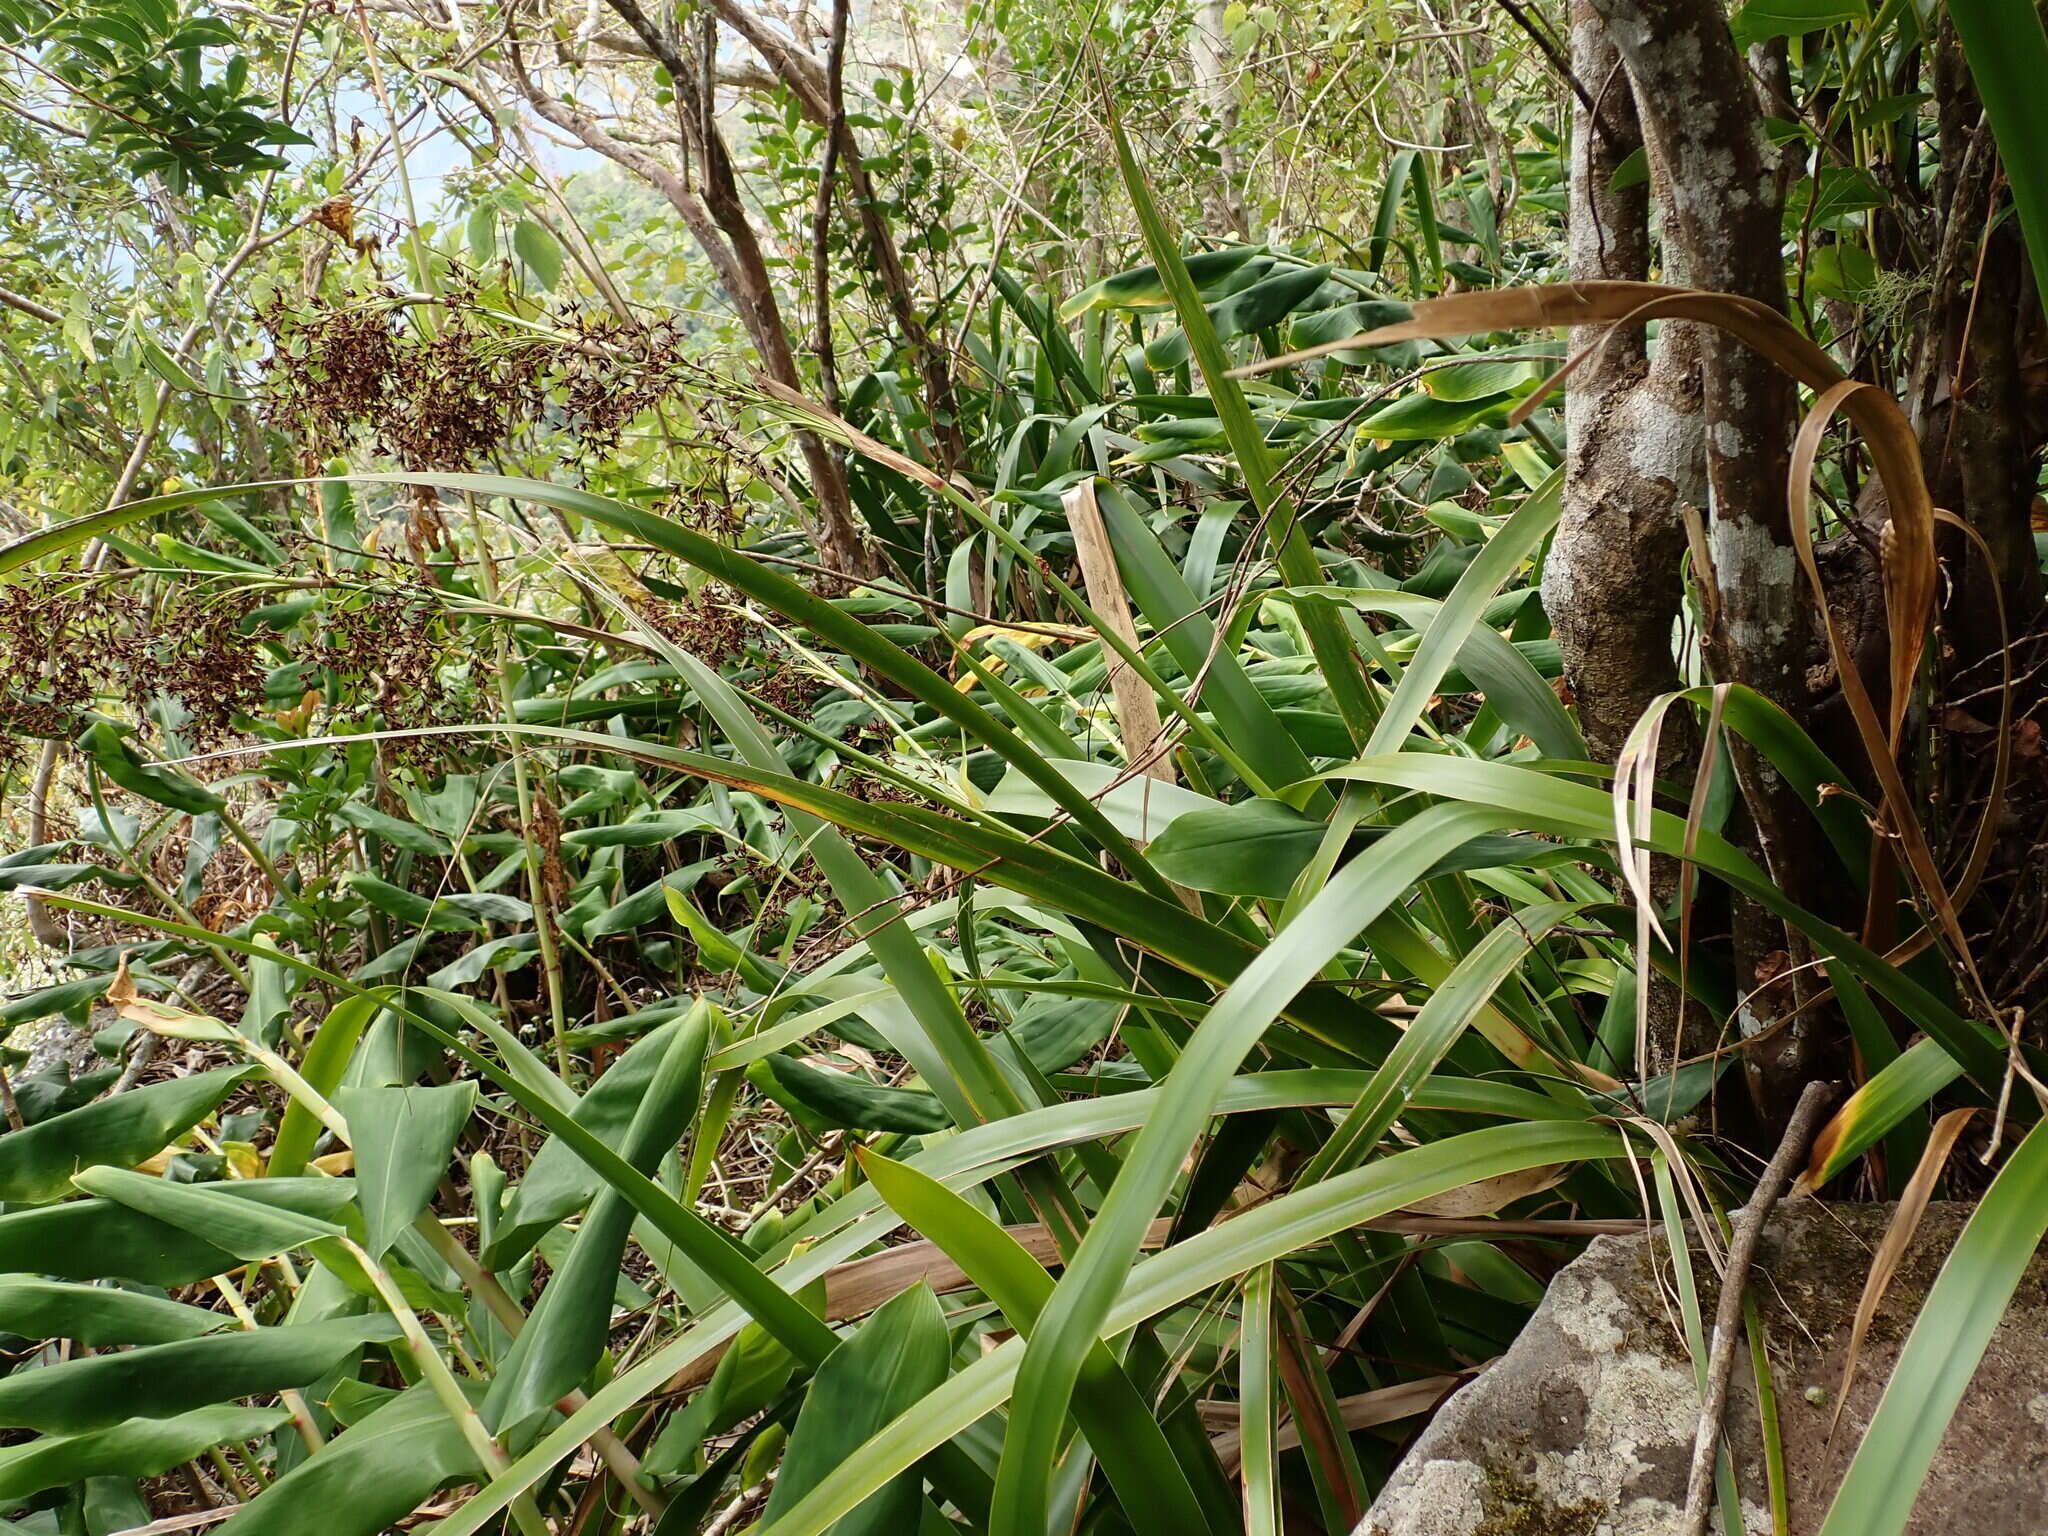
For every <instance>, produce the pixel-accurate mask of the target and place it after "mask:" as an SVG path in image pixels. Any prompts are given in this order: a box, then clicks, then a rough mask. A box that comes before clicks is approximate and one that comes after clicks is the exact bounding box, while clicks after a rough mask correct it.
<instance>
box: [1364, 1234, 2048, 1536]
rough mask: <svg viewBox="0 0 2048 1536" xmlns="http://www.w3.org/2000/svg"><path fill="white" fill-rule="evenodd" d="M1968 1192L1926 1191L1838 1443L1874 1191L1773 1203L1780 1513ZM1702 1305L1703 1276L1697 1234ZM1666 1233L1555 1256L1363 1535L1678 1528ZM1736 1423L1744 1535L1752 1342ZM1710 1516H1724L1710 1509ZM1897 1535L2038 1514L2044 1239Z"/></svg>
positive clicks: (1888, 1340)
mask: <svg viewBox="0 0 2048 1536" xmlns="http://www.w3.org/2000/svg"><path fill="white" fill-rule="evenodd" d="M1969 1211H1970V1208H1969V1207H1967V1206H1961V1205H1935V1206H1932V1207H1930V1208H1929V1209H1928V1212H1927V1214H1926V1217H1925V1218H1924V1219H1923V1221H1922V1222H1921V1226H1920V1231H1919V1235H1918V1236H1917V1237H1916V1239H1915V1241H1914V1243H1913V1246H1912V1248H1911V1249H1910V1250H1909V1251H1908V1253H1907V1255H1906V1258H1905V1260H1904V1262H1903V1263H1902V1264H1901V1265H1900V1267H1899V1270H1898V1273H1897V1275H1896V1276H1895V1277H1894V1279H1893V1281H1892V1284H1891V1288H1890V1290H1889V1291H1888V1292H1887V1294H1886V1296H1885V1300H1884V1303H1883V1305H1882V1306H1880V1307H1879V1309H1878V1312H1877V1315H1876V1317H1875V1319H1874V1320H1873V1322H1872V1325H1871V1328H1870V1331H1869V1334H1868V1335H1867V1337H1866V1339H1865V1342H1864V1346H1863V1353H1862V1356H1861V1360H1860V1362H1859V1364H1858V1367H1857V1376H1856V1381H1855V1383H1854V1384H1853V1385H1852V1386H1851V1388H1850V1390H1849V1393H1848V1399H1847V1402H1846V1404H1845V1405H1844V1407H1843V1410H1842V1419H1841V1425H1840V1427H1839V1428H1838V1429H1837V1430H1836V1431H1835V1434H1834V1438H1833V1441H1832V1443H1830V1441H1829V1438H1828V1424H1829V1420H1830V1417H1831V1416H1832V1414H1833V1412H1834V1405H1835V1393H1836V1387H1837V1383H1838V1382H1839V1381H1840V1380H1841V1375H1842V1367H1843V1364H1844V1362H1845V1360H1846V1358H1847V1351H1848V1343H1849V1335H1850V1330H1851V1327H1852V1324H1853V1321H1854V1317H1855V1311H1856V1302H1857V1299H1858V1297H1859V1296H1860V1295H1861V1293H1862V1289H1863V1281H1864V1277H1865V1275H1866V1274H1867V1273H1868V1271H1869V1268H1870V1260H1871V1256H1872V1254H1873V1253H1874V1252H1875V1250H1876V1248H1877V1245H1878V1244H1879V1242H1880V1241H1881V1240H1882V1239H1883V1236H1884V1232H1885V1228H1886V1226H1887V1224H1888V1223H1889V1222H1890V1219H1891V1214H1892V1207H1890V1206H1888V1205H1828V1204H1824V1203H1822V1202H1819V1201H1812V1200H1807V1201H1799V1202H1795V1203H1793V1204H1789V1205H1784V1206H1781V1207H1779V1209H1778V1211H1777V1212H1776V1213H1775V1214H1774V1215H1773V1217H1772V1220H1771V1223H1770V1226H1769V1227H1768V1229H1767V1230H1766V1232H1765V1234H1764V1239H1763V1242H1762V1243H1761V1244H1760V1245H1759V1249H1758V1255H1757V1267H1756V1269H1755V1271H1754V1272H1753V1273H1752V1276H1751V1284H1750V1291H1751V1294H1752V1295H1753V1296H1754V1297H1755V1298H1756V1301H1757V1305H1758V1310H1759V1313H1760V1315H1761V1316H1762V1319H1763V1323H1764V1330H1765V1334H1766V1336H1767V1338H1768V1340H1769V1349H1770V1361H1771V1371H1772V1375H1773V1378H1774V1384H1775V1386H1776V1389H1777V1395H1778V1414H1779V1419H1780V1422H1781V1425H1782V1428H1783V1438H1784V1445H1785V1457H1786V1486H1787V1492H1788V1498H1789V1504H1790V1517H1791V1519H1790V1528H1791V1529H1792V1530H1793V1531H1795V1532H1801V1533H1810V1532H1813V1531H1816V1530H1818V1529H1819V1528H1820V1524H1821V1521H1822V1519H1823V1518H1824V1517H1825V1515H1826V1513H1827V1507H1828V1502H1829V1500H1830V1499H1831V1498H1832V1497H1833V1495H1834V1490H1835V1488H1836V1487H1837V1486H1838V1484H1839V1483H1840V1481H1841V1478H1842V1474H1843V1473H1844V1472H1845V1471H1846V1470H1847V1468H1848V1465H1849V1461H1850V1458H1851V1457H1852V1456H1853V1455H1854V1454H1855V1450H1856V1445H1857V1442H1858V1441H1859V1440H1860V1439H1861V1438H1862V1434H1863V1430H1864V1428H1865V1426H1867V1425H1868V1424H1869V1422H1870V1417H1871V1414H1872V1413H1873V1412H1874V1411H1875V1409H1876V1406H1877V1401H1878V1398H1879V1396H1880V1395H1881V1394H1882V1392H1883V1390H1884V1385H1885V1383H1886V1381H1888V1380H1889V1379H1890V1376H1891V1371H1892V1367H1893V1366H1894V1365H1895V1364H1896V1363H1897V1361H1898V1356H1899V1350H1900V1348H1901V1347H1902V1346H1903V1345H1904V1343H1905V1339H1906V1335H1907V1333H1908V1332H1909V1331H1910V1329H1911V1328H1912V1324H1913V1319H1914V1317H1915V1315H1916V1314H1917V1312H1918V1309H1919V1306H1920V1303H1921V1302H1922V1301H1923V1300H1924V1299H1925V1297H1926V1294H1927V1290H1928V1287H1929V1286H1930V1285H1932V1284H1933V1282H1934V1277H1935V1275H1936V1273H1937V1272H1938V1271H1939V1270H1940V1268H1941V1263H1942V1260H1943V1259H1944V1258H1945V1257H1946V1256H1947V1254H1948V1251H1949V1249H1950V1248H1951V1247H1952V1246H1953V1244H1954V1242H1955V1239H1956V1236H1957V1234H1958V1233H1959V1232H1960V1231H1961V1230H1962V1226H1963V1223H1964V1221H1965V1220H1967V1219H1968V1216H1969ZM1693 1270H1694V1273H1695V1274H1696V1275H1697V1276H1698V1277H1699V1284H1700V1290H1701V1306H1702V1308H1703V1310H1704V1311H1705V1314H1706V1316H1707V1317H1708V1319H1709V1322H1710V1324H1711V1318H1712V1315H1713V1309H1714V1305H1715V1299H1716V1291H1715V1281H1714V1273H1713V1270H1712V1268H1711V1266H1709V1265H1708V1263H1707V1262H1706V1259H1705V1257H1704V1255H1703V1254H1701V1253H1700V1252H1698V1251H1697V1250H1695V1252H1694V1255H1693ZM1676 1297H1677V1293H1676V1291H1675V1290H1674V1289H1673V1288H1672V1285H1671V1266H1670V1259H1669V1255H1668V1253H1667V1252H1666V1250H1665V1246H1664V1244H1663V1242H1662V1240H1661V1238H1660V1239H1659V1240H1658V1241H1657V1242H1656V1243H1655V1244H1654V1245H1652V1244H1651V1243H1650V1242H1648V1241H1646V1240H1645V1239H1643V1238H1640V1237H1627V1238H1601V1239H1599V1240H1597V1241H1595V1242H1594V1243H1593V1244H1592V1246H1591V1247H1590V1248H1588V1249H1587V1251H1586V1253H1585V1254H1584V1256H1582V1257H1581V1258H1579V1259H1578V1260H1577V1261H1575V1262H1574V1263H1572V1264H1570V1265H1568V1266H1567V1267H1566V1268H1565V1269H1563V1270H1562V1271H1560V1272H1559V1274H1558V1275H1557V1278H1556V1279H1555V1280H1554V1281H1553V1282H1552V1284H1551V1287H1550V1291H1549V1294H1548V1295H1547V1296H1546V1297H1545V1298H1544V1301H1543V1304H1542V1305H1541V1306H1540V1307H1539V1308H1538V1309H1537V1311H1536V1314H1535V1316H1534V1317H1533V1318H1532V1319H1531V1320H1530V1323H1529V1325H1528V1327H1527V1328H1526V1329H1524V1330H1523V1333H1522V1336H1521V1337H1520V1338H1519V1339H1518V1340H1516V1342H1515V1344H1514V1347H1513V1348H1512V1349H1510V1350H1509V1351H1508V1353H1507V1354H1506V1355H1504V1356H1503V1357H1502V1358H1501V1359H1500V1360H1498V1361H1496V1362H1495V1363H1494V1365H1493V1366H1492V1367H1491V1368H1489V1369H1488V1370H1487V1371H1485V1372H1484V1373H1483V1374H1481V1375H1480V1376H1478V1377H1477V1378H1476V1379H1475V1380H1473V1381H1472V1382H1471V1383H1470V1384H1468V1385H1467V1386H1465V1387H1463V1388H1461V1389H1460V1390H1459V1391H1458V1392H1457V1393H1456V1394H1455V1395H1454V1396H1452V1397H1451V1398H1450V1399H1449V1400H1448V1401H1446V1402H1445V1404H1444V1405H1443V1407H1442V1408H1440V1409H1439V1410H1438V1411H1437V1414H1436V1417H1435V1418H1434V1419H1433V1420H1432V1421H1431V1422H1430V1424H1429V1427H1428V1428H1427V1429H1425V1430H1424V1431H1423V1432H1422V1434H1421V1435H1420V1436H1419V1437H1418V1438H1417V1440H1416V1442H1415V1445H1414V1447H1413V1448H1412V1449H1411V1450H1410V1451H1409V1453H1408V1455H1407V1457H1406V1458H1405V1459H1404V1460H1403V1461H1402V1463H1401V1465H1400V1466H1399V1467H1398V1468H1397V1469H1396V1470H1395V1472H1394V1475H1393V1477H1392V1478H1391V1479H1390V1480H1389V1481H1388V1483H1387V1486H1386V1488H1385V1489H1384V1490H1382V1492H1381V1494H1380V1496H1379V1498H1378V1499H1377V1500H1376V1501H1375V1502H1374V1504H1373V1507H1372V1509H1371V1510H1370V1511H1368V1512H1367V1514H1366V1517H1365V1521H1364V1523H1363V1524H1362V1525H1361V1526H1360V1527H1359V1536H1670V1533H1673V1532H1675V1531H1676V1530H1677V1528H1678V1525H1679V1518H1678V1517H1679V1512H1680V1509H1681V1508H1682V1506H1683V1505H1684V1503H1685V1482H1686V1473H1687V1470H1688V1468H1689V1466H1690V1464H1691V1458H1692V1437H1693V1432H1694V1428H1695V1426H1696V1425H1697V1423H1698V1417H1699V1391H1698V1387H1697V1385H1696V1384H1695V1379H1694V1374H1693V1365H1692V1359H1691V1356H1690V1355H1689V1354H1688V1352H1687V1350H1686V1346H1685V1338H1684V1333H1683V1324H1682V1322H1681V1320H1680V1316H1679V1312H1678V1306H1677V1300H1676ZM1727 1434H1728V1440H1727V1443H1728V1445H1729V1447H1730V1450H1731V1453H1732V1455H1733V1457H1734V1462H1735V1467H1736V1481H1737V1485H1738V1487H1739V1489H1740V1491H1741V1495H1742V1511H1743V1522H1744V1525H1745V1526H1746V1527H1747V1530H1748V1532H1750V1533H1759V1536H1768V1533H1769V1531H1770V1529H1771V1522H1770V1513H1769V1502H1768V1493H1767V1489H1766V1482H1765V1477H1764V1467H1763V1438H1762V1431H1761V1428H1760V1426H1759V1421H1758V1417H1757V1411H1756V1393H1755V1383H1754V1377H1753V1376H1752V1375H1751V1373H1750V1370H1749V1364H1748V1358H1747V1351H1746V1350H1744V1351H1743V1352H1742V1353H1741V1355H1740V1356H1739V1357H1738V1360H1737V1366H1736V1372H1735V1376H1734V1380H1733V1384H1732V1387H1731V1390H1730V1393H1729V1413H1728V1427H1727ZM1715 1528H1716V1529H1718V1521H1717V1522H1716V1525H1715ZM1906 1529H1907V1531H1908V1533H1909V1536H1936V1533H1939V1536H2038V1533H2040V1532H2043V1531H2048V1260H2044V1259H2043V1258H2041V1257H2038V1256H2037V1257H2036V1259H2035V1261H2034V1264H2033V1266H2032V1267H2031V1268H2030V1269H2029V1271H2028V1272H2027V1276H2026V1278H2025V1280H2024V1281H2023V1282H2022V1283H2021V1285H2020V1288H2019V1291H2018V1293H2017V1294H2016V1295H2015V1296H2014V1298H2013V1304H2012V1307H2011V1308H2010V1309H2009V1310H2008V1312H2007V1314H2006V1317H2005V1320H2004V1321H2003V1322H2002V1323H2001V1324H2000V1326H1999V1328H1998V1331H1997V1332H1996V1333H1995V1334H1994V1335H1993V1337H1992V1340H1991V1345H1990V1348H1989V1349H1988V1350H1987V1351H1986V1353H1985V1356H1984V1360H1983V1362H1982V1364H1981V1365H1979V1367H1978V1369H1977V1372H1976V1375H1975V1376H1974V1377H1973V1378H1972V1380H1971V1382H1970V1386H1969V1389H1968V1391H1967V1392H1966V1393H1965V1394H1964V1397H1963V1401H1962V1405H1961V1407H1960V1408H1959V1409H1958V1411H1957V1413H1956V1415H1955V1418H1954V1419H1953V1420H1952V1421H1951V1423H1950V1425H1949V1429H1948V1433H1947V1435H1946V1436H1945V1437H1944V1438H1943V1440H1942V1444H1941V1450H1940V1452H1939V1454H1938V1455H1937V1456H1936V1458H1935V1462H1934V1466H1933V1469H1932V1471H1931V1472H1930V1473H1929V1475H1928V1478H1927V1481H1926V1483H1925V1484H1924V1485H1923V1486H1922V1488H1921V1492H1920V1498H1919V1500H1918V1502H1917V1503H1916V1504H1915V1505H1914V1508H1913V1514H1912V1518H1911V1520H1910V1522H1909V1524H1908V1525H1907V1527H1906Z"/></svg>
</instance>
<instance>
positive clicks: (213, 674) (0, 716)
mask: <svg viewBox="0 0 2048 1536" xmlns="http://www.w3.org/2000/svg"><path fill="white" fill-rule="evenodd" d="M252 602H253V599H252V598H250V597H248V596H247V595H245V594H241V593H235V592H227V593H223V592H221V591H218V590H215V589H213V588H210V587H208V588H192V589H189V590H183V591H168V592H163V593H159V594H158V598H157V604H156V605H154V606H153V605H152V604H151V603H150V602H148V601H146V600H145V599H144V598H143V596H142V594H141V593H140V592H139V591H137V590H136V589H134V588H131V587H128V586H124V585H117V584H116V583H114V582H112V581H106V580H90V581H82V580H79V579H78V578H76V577H66V576H39V575H29V576H26V577H23V578H21V579H20V580H17V581H15V582H11V583H9V584H8V585H7V586H5V587H0V676H4V677H6V678H8V679H9V680H10V682H9V686H8V687H7V688H6V689H5V691H4V692H0V736H4V737H6V738H8V739H9V740H10V741H12V742H14V743H15V745H16V748H17V750H18V747H19V742H20V739H21V738H24V737H32V736H33V737H53V736H70V735H74V734H76V732H77V730H78V728H79V724H80V715H81V712H82V711H84V710H87V709H90V708H91V707H92V706H93V705H94V704H95V703H97V702H98V701H100V700H102V699H109V698H118V699H122V700H125V701H126V702H127V703H128V705H129V706H130V707H131V708H133V709H136V710H140V709H142V708H144V707H145V706H147V705H150V704H152V703H154V702H156V701H157V700H158V699H160V698H166V697H168V698H170V699H174V700H176V701H177V703H178V704H180V705H181V706H183V708H184V711H185V714H186V716H187V719H186V723H185V724H184V726H183V727H182V730H181V734H182V735H183V736H184V737H185V738H186V739H187V740H188V741H189V742H190V743H192V744H193V745H194V746H197V747H200V748H212V747H216V746H219V745H221V744H222V743H224V742H227V741H230V740H233V739H235V737H236V735H237V732H236V730H235V727H234V723H233V722H234V717H235V715H236V714H238V713H240V712H241V711H244V710H248V709H253V708H256V707H257V706H258V705H259V704H260V703H261V702H262V699H263V680H264V676H265V672H266V670H267V669H266V666H265V664H264V657H263V654H262V652H261V651H260V649H259V648H258V647H257V645H256V643H255V641H253V640H252V639H251V638H249V637H248V636H247V635H244V634H243V633H242V632H241V628H240V625H241V621H242V619H243V618H244V616H245V615H246V614H247V613H248V610H249V608H250V606H251V605H252Z"/></svg>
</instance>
